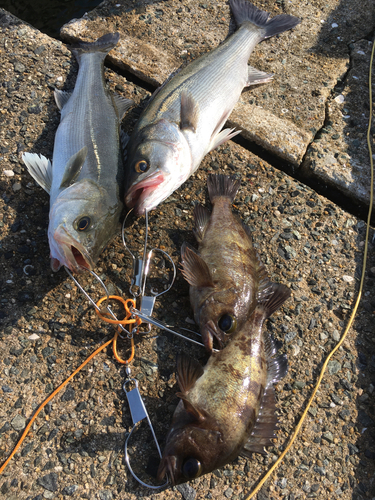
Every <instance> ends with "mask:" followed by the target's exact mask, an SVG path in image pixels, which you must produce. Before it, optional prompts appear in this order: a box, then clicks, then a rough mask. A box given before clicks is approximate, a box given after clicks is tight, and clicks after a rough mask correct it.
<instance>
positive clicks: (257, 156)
mask: <svg viewBox="0 0 375 500" xmlns="http://www.w3.org/2000/svg"><path fill="white" fill-rule="evenodd" d="M256 5H257V6H259V7H261V8H262V9H264V10H267V11H269V12H271V14H272V15H276V14H278V13H281V12H286V13H291V14H294V15H297V16H299V17H301V18H302V22H301V24H300V25H298V26H297V27H296V28H295V29H294V30H293V31H291V32H287V33H284V34H282V35H280V36H278V37H275V38H273V39H271V40H268V41H266V42H264V43H262V44H260V45H259V46H258V47H257V48H256V49H255V51H254V54H253V56H252V58H251V60H250V63H251V64H252V65H253V66H255V67H257V68H259V69H261V70H263V71H267V72H271V73H274V75H275V76H274V80H273V82H272V83H270V84H268V85H266V86H259V87H258V88H255V89H252V90H251V91H249V92H245V93H243V94H242V96H241V99H240V102H239V103H238V105H237V106H236V108H235V110H234V111H233V113H232V115H231V117H230V119H229V124H230V125H231V126H236V127H238V128H241V129H242V130H243V132H242V134H241V136H240V138H239V139H238V140H237V141H236V142H232V141H230V142H229V143H227V144H224V145H222V146H221V147H219V148H218V149H217V150H215V151H213V152H212V153H210V154H209V155H207V157H206V158H205V159H204V161H203V162H202V165H201V167H200V168H199V170H198V171H197V173H196V174H195V175H194V176H192V177H191V178H190V179H189V180H188V181H187V182H186V183H185V184H184V185H183V186H182V187H181V188H180V189H179V190H177V191H176V192H175V193H174V194H173V195H172V196H171V197H170V198H169V199H168V200H167V201H166V202H164V203H163V204H161V205H160V207H158V208H157V209H156V210H155V211H153V212H152V214H151V216H150V224H149V225H150V240H151V241H150V245H153V246H159V247H161V248H163V249H164V250H165V251H167V252H169V253H170V255H171V256H172V258H173V260H174V262H175V263H176V264H178V262H179V252H180V247H181V244H182V243H183V241H185V240H187V241H189V242H190V243H191V244H192V245H196V243H195V241H194V237H193V235H192V231H191V229H192V209H193V206H192V205H193V202H195V200H199V201H200V202H201V203H204V204H207V205H208V206H209V202H208V199H207V194H206V177H207V174H208V173H230V174H236V175H238V176H239V177H240V178H241V180H242V183H241V189H240V191H239V193H238V195H237V197H236V200H235V208H234V210H235V211H236V212H237V213H238V214H239V216H240V217H241V219H242V220H243V221H244V222H245V223H246V224H247V225H248V226H249V227H250V229H251V231H252V234H253V241H254V245H255V246H256V247H257V249H258V251H259V254H260V256H261V259H262V261H263V262H264V264H265V265H266V267H267V270H268V273H269V275H270V277H271V279H272V280H273V281H279V282H282V283H285V284H287V285H288V286H289V287H290V288H291V290H292V297H291V298H290V299H289V301H288V302H287V303H286V304H285V305H284V307H282V308H281V309H280V310H279V311H278V312H277V313H275V314H274V316H273V317H271V319H270V320H269V321H268V322H267V325H266V329H267V330H268V331H269V332H270V333H272V335H273V336H274V337H276V338H277V339H279V340H280V341H281V342H282V343H283V347H282V350H283V351H284V352H286V353H287V354H288V360H289V361H288V362H289V371H288V374H287V376H286V377H285V379H283V380H282V381H281V382H280V383H279V384H278V385H277V387H276V391H277V398H278V403H277V408H278V415H279V421H280V427H279V430H278V432H277V440H276V442H275V444H274V446H272V447H271V448H269V449H268V452H269V453H268V455H267V456H266V457H263V456H260V455H256V454H254V456H253V458H252V459H244V458H238V459H236V460H235V461H234V462H233V463H232V464H228V465H227V466H225V467H223V468H222V469H220V470H218V471H215V472H214V473H212V474H208V475H206V476H203V477H201V478H198V479H196V480H194V481H191V482H189V483H187V484H186V485H181V486H178V487H177V488H171V487H168V488H166V489H165V490H162V491H161V492H158V491H152V490H148V489H146V488H143V487H141V486H140V485H139V484H138V483H137V482H136V481H135V480H134V479H133V478H132V476H131V475H130V474H129V472H128V470H127V467H126V465H125V464H124V461H123V457H124V451H123V444H124V439H125V435H126V433H127V432H128V431H129V430H130V428H131V424H132V422H131V418H130V413H129V408H128V404H127V401H126V398H125V395H124V393H123V391H122V384H123V382H124V380H125V373H124V369H123V367H121V366H120V365H119V364H118V363H117V362H116V361H115V360H114V358H113V355H112V351H111V349H108V352H105V353H101V354H99V355H98V357H97V358H96V359H95V360H94V361H93V362H91V364H90V365H89V366H88V367H87V368H85V369H84V370H83V372H82V374H80V375H78V376H77V377H76V378H75V379H74V380H73V381H72V382H71V383H70V384H69V386H68V387H67V388H66V389H64V390H63V393H62V395H59V396H57V397H56V398H55V399H54V400H53V401H52V403H51V404H49V405H48V406H47V407H46V409H45V410H44V411H43V412H42V414H41V416H39V417H38V419H37V420H36V422H35V424H34V425H33V428H32V432H31V434H30V435H29V436H28V438H27V439H26V441H25V443H24V444H23V446H22V447H21V449H20V450H19V451H18V452H17V454H16V456H15V458H14V459H13V460H12V462H11V463H10V464H9V465H8V467H7V468H6V470H5V471H4V473H3V474H2V477H1V478H0V492H1V495H2V498H4V499H6V500H16V499H17V500H24V499H28V500H42V499H43V498H50V499H62V498H66V497H72V498H88V499H100V500H110V499H112V498H113V499H115V498H117V499H129V500H133V499H134V500H135V499H137V500H140V499H144V498H151V499H157V500H164V499H166V500H167V499H180V498H183V499H185V500H187V499H189V500H190V499H191V500H193V499H194V498H196V499H205V498H207V499H210V498H211V499H218V500H224V499H232V500H237V499H244V498H246V496H247V494H248V493H249V492H250V490H251V489H252V487H253V486H254V485H255V484H256V482H257V481H258V479H259V478H260V477H262V475H263V474H264V473H265V472H266V471H267V470H268V468H269V466H270V464H271V463H272V461H274V460H276V457H277V455H278V454H279V453H280V452H281V450H282V449H284V447H285V445H286V444H287V442H288V436H289V435H290V434H291V432H292V431H293V428H294V427H295V424H296V421H297V420H298V417H299V415H300V414H301V412H302V411H303V409H304V407H305V405H306V402H307V401H308V399H309V395H310V394H311V391H312V387H313V385H314V383H315V381H316V379H317V376H318V374H319V370H320V367H321V365H322V362H323V361H324V359H325V358H326V356H327V354H328V353H329V351H330V350H331V349H332V347H333V346H334V345H335V344H336V343H337V341H338V340H339V338H340V336H341V335H342V333H343V331H344V329H345V326H346V324H347V320H348V317H349V315H350V312H351V309H352V306H353V303H354V301H355V298H356V295H357V291H358V285H359V278H360V275H361V266H362V255H363V248H364V234H365V223H364V221H363V218H364V214H365V212H366V207H367V204H368V196H369V160H368V152H367V150H366V138H365V135H366V129H367V121H368V91H367V87H366V85H367V80H368V76H367V75H368V65H369V56H370V50H371V40H372V39H373V36H374V28H375V6H374V4H373V2H371V1H370V0H362V2H361V8H360V9H359V8H358V2H354V1H352V0H347V1H346V2H339V1H336V0H334V1H331V0H329V1H328V2H319V1H318V0H313V1H312V2H307V1H306V2H305V1H300V0H296V1H294V2H288V3H287V2H284V1H280V2H279V1H277V2H276V3H273V2H270V1H269V0H264V1H259V2H256ZM364 13H365V14H364ZM0 29H1V32H2V36H1V40H2V42H1V66H0V72H1V83H2V85H1V87H0V95H1V101H0V123H1V129H0V134H1V141H0V159H1V172H0V186H1V198H0V210H1V218H0V226H1V230H2V238H1V248H0V259H1V273H0V280H1V289H2V294H1V299H0V344H1V349H0V389H1V391H0V403H1V405H0V457H1V458H0V459H1V462H3V461H4V460H5V459H6V457H7V456H8V455H9V453H10V452H11V450H12V448H13V446H14V445H15V443H16V442H17V440H18V438H19V436H20V434H21V433H22V430H23V429H24V427H25V425H26V424H27V422H28V421H29V418H30V416H31V415H32V414H33V412H34V410H35V409H36V408H37V406H38V405H39V404H40V403H41V402H42V401H43V400H44V398H45V397H46V396H47V395H48V394H49V393H50V392H52V390H53V389H54V388H55V387H57V386H58V385H59V384H60V383H61V382H62V381H63V380H64V379H65V378H66V377H67V375H68V374H70V373H71V372H72V371H73V370H74V369H75V368H76V367H77V366H78V365H79V364H80V362H82V361H83V360H84V359H85V357H87V356H88V355H89V354H90V353H91V352H92V351H93V350H94V349H95V348H96V347H97V346H98V345H99V344H100V343H101V342H102V341H103V340H104V339H109V338H110V337H111V336H112V335H113V331H112V330H111V328H109V327H107V326H106V325H104V324H102V323H100V322H99V320H98V318H97V317H96V315H95V313H94V312H93V310H92V308H91V307H90V306H89V303H88V302H87V300H86V299H85V298H84V296H83V295H82V293H81V292H80V291H79V289H78V288H77V287H76V285H75V284H74V283H73V281H72V280H71V279H70V278H69V277H68V276H67V275H66V273H65V272H64V271H63V270H61V271H59V272H58V273H57V274H54V273H52V271H51V270H50V268H49V249H48V241H47V235H46V230H47V225H48V211H49V200H48V195H47V194H46V193H45V192H44V191H43V190H42V189H41V188H40V187H39V186H37V185H36V184H35V182H34V181H33V180H32V178H31V177H30V176H29V174H28V173H27V171H26V169H25V167H24V165H23V163H22V161H21V153H22V152H23V151H31V152H37V153H41V154H44V155H45V156H47V157H49V158H51V157H52V151H53V139H54V134H55V131H56V128H57V126H58V123H59V119H60V117H59V112H58V110H57V107H56V105H55V103H54V98H53V89H54V88H60V89H64V90H69V89H72V88H73V87H74V82H75V78H76V74H77V64H76V61H75V60H74V57H73V56H72V55H71V53H70V51H69V50H68V49H67V48H66V47H65V45H64V43H61V42H60V41H57V40H53V39H51V38H49V37H47V36H46V35H44V34H42V33H40V32H38V31H37V30H35V29H34V28H32V27H30V26H29V25H27V24H25V23H24V22H23V21H21V20H19V19H17V18H14V17H13V16H11V15H10V14H8V13H6V12H5V11H3V10H1V9H0ZM233 30H234V24H233V20H231V17H230V12H229V7H228V5H227V2H225V1H221V0H212V1H211V0H207V1H202V2H193V1H192V0H182V1H179V2H176V1H172V0H168V1H163V2H156V1H154V2H143V1H142V2H133V1H131V0H118V1H108V2H103V4H101V6H100V7H98V8H97V9H95V10H94V11H92V12H90V13H88V14H87V15H85V16H84V18H83V19H80V20H74V21H72V22H71V23H69V24H68V25H66V26H64V28H63V29H62V32H61V36H62V37H63V39H64V40H65V41H67V42H71V41H74V40H81V39H84V40H93V39H96V38H97V37H99V36H100V35H102V34H104V33H107V32H112V31H119V32H120V34H121V39H120V43H119V45H118V47H116V49H115V50H114V51H112V52H111V53H110V56H109V58H108V68H107V69H106V79H107V81H108V85H109V87H110V88H111V90H112V91H114V92H117V93H119V94H121V95H123V96H124V97H128V98H132V99H134V100H135V103H136V106H135V107H134V108H133V109H132V110H131V111H130V112H129V113H128V115H127V116H126V117H125V120H124V124H123V128H124V129H125V130H127V131H130V130H131V129H132V128H133V126H134V124H135V122H136V120H137V118H138V116H139V113H140V110H141V109H142V107H143V106H144V105H145V104H146V102H147V99H148V98H149V96H150V93H151V91H152V90H153V89H154V88H155V87H156V86H157V85H159V84H161V83H162V82H163V81H164V80H165V79H166V78H167V76H168V75H169V74H170V73H171V72H172V71H174V70H176V69H177V68H178V67H179V66H180V65H181V64H184V63H186V62H187V61H189V60H192V59H194V58H195V57H197V56H198V55H200V54H202V53H204V52H206V51H208V50H210V49H212V48H214V47H216V46H217V45H218V44H219V43H220V42H221V41H222V40H223V39H225V37H226V36H227V35H228V33H229V32H231V31H233ZM215 85H217V86H218V88H219V86H220V82H215ZM374 90H375V89H374ZM372 132H373V130H372ZM373 135H374V134H372V136H373ZM142 231H144V221H143V220H142V219H139V220H138V221H137V220H136V221H133V222H132V223H131V224H130V227H129V229H128V232H127V234H128V235H129V240H130V241H132V243H133V242H134V244H140V240H141V236H142V234H143V233H142ZM372 238H373V231H372V230H371V231H370V239H371V241H370V246H369V261H368V266H367V276H366V280H365V289H364V295H363V299H362V302H361V305H360V308H359V311H358V314H357V317H356V320H355V322H354V325H353V327H352V328H351V330H350V331H349V334H348V337H347V339H346V340H345V342H344V344H343V347H342V348H340V350H339V351H338V352H337V353H336V355H335V356H334V358H333V360H332V361H331V362H330V364H329V367H328V371H327V373H326V375H325V377H324V381H323V385H322V387H321V388H320V390H319V393H318V395H317V398H316V400H315V402H314V404H313V407H312V408H311V409H310V411H309V415H308V418H307V420H306V422H305V424H304V426H303V429H302V431H301V434H300V436H299V438H298V439H297V441H296V443H295V444H294V446H293V448H292V450H291V451H290V453H289V454H288V455H287V457H286V458H285V460H284V462H283V464H282V465H281V467H280V468H279V469H278V471H277V473H276V474H275V475H274V476H273V477H272V478H271V479H270V480H269V481H268V482H267V483H266V484H265V486H264V487H263V488H262V490H261V492H260V493H259V495H258V499H262V500H263V499H272V500H273V499H279V498H286V499H288V500H294V499H297V498H299V499H303V498H318V499H332V498H341V499H345V500H346V499H353V500H361V499H367V498H369V499H372V498H375V482H374V473H375V453H374V450H375V417H374V386H375V333H374V311H375V302H374V300H373V293H372V290H373V286H374V280H375V254H374V246H373V243H372ZM97 271H98V273H99V274H100V275H101V277H102V278H103V279H104V280H105V282H106V284H107V285H108V286H109V289H110V291H111V292H117V293H122V294H123V295H124V296H125V297H126V296H128V287H129V283H130V276H131V260H130V259H129V258H128V256H127V254H126V251H125V249H124V247H123V244H122V241H121V237H120V234H118V235H117V236H116V238H115V239H114V241H113V243H111V244H110V245H109V246H108V248H107V249H106V250H105V251H104V252H103V254H102V257H101V259H100V261H99V263H98V268H97ZM80 281H81V282H82V284H83V285H84V286H85V289H86V290H87V291H88V292H89V293H90V295H92V296H93V297H94V298H96V299H98V298H99V297H100V296H101V290H100V287H99V286H98V285H97V283H95V282H94V281H93V280H92V278H91V277H90V276H82V277H80ZM155 317H157V318H159V319H160V320H162V321H164V322H166V323H169V324H173V325H175V326H176V328H177V327H180V328H181V327H187V328H194V325H192V317H193V316H192V311H191V309H190V305H189V297H188V286H187V284H186V282H185V281H184V279H183V278H182V275H181V273H180V272H179V271H178V273H177V280H176V283H175V285H174V288H173V290H172V291H171V292H169V293H167V294H165V295H164V296H163V297H162V298H161V299H160V300H158V301H157V304H156V311H155ZM126 347H128V346H126V344H125V345H124V348H126ZM182 350H183V351H184V352H187V353H189V354H190V355H192V356H193V357H195V358H197V359H199V360H200V361H201V362H202V363H205V360H206V356H205V353H204V351H202V350H201V349H200V348H199V347H194V346H191V345H190V344H187V343H185V342H183V341H181V340H179V339H177V338H175V337H173V336H172V335H170V334H167V333H163V332H161V331H158V330H157V329H153V330H152V331H151V333H149V334H139V336H138V337H137V339H136V357H135V362H134V363H133V367H132V370H133V374H134V375H135V376H136V378H137V379H138V380H139V382H140V390H141V393H142V395H143V397H144V399H145V403H146V406H147V408H148V411H149V413H150V417H151V420H152V422H153V424H154V427H155V431H156V434H157V436H158V439H159V441H160V444H161V447H163V446H164V443H165V436H166V433H167V431H168V428H169V424H170V420H171V416H172V414H173V410H174V408H175V406H176V404H177V402H178V398H177V397H176V396H175V393H176V392H177V391H178V388H177V385H176V381H175V356H176V354H177V353H178V352H180V351H182ZM142 425H144V424H142ZM131 455H132V464H133V465H134V468H135V469H136V470H137V473H138V474H139V475H140V476H142V478H143V479H144V480H145V481H146V482H152V481H154V479H153V475H154V474H155V470H156V467H157V454H156V450H155V449H154V447H153V445H152V440H151V439H150V436H149V435H147V434H144V433H143V431H142V432H141V431H140V432H138V433H137V435H136V437H135V439H134V443H133V444H132V447H131Z"/></svg>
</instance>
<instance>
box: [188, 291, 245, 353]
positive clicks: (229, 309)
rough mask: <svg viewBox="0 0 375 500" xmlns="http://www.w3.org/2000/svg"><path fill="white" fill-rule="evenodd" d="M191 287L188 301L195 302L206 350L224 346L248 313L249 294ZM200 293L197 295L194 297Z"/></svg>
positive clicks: (197, 319)
mask: <svg viewBox="0 0 375 500" xmlns="http://www.w3.org/2000/svg"><path fill="white" fill-rule="evenodd" d="M190 290H191V303H192V304H195V307H194V309H195V311H196V315H195V319H196V322H197V323H198V324H199V330H200V333H201V335H202V339H203V343H204V345H205V346H206V349H207V350H208V351H212V349H213V347H218V348H219V349H221V348H223V347H224V346H225V344H226V343H227V341H228V340H229V339H230V338H231V337H232V336H233V334H234V333H235V332H236V331H238V330H239V329H240V328H241V327H242V325H243V324H244V322H245V321H246V319H247V318H248V316H249V314H250V313H251V310H252V309H251V307H250V306H249V304H251V302H252V301H251V296H248V294H247V293H246V291H245V290H243V292H244V293H243V296H239V295H241V294H238V293H236V291H235V290H233V289H231V288H229V289H225V288H224V289H221V290H218V289H216V287H215V288H213V289H209V288H207V289H206V290H196V289H194V288H193V287H192V288H191V289H190ZM199 294H200V298H198V297H197V296H198V295H199ZM215 340H216V342H215ZM214 342H215V343H216V346H214Z"/></svg>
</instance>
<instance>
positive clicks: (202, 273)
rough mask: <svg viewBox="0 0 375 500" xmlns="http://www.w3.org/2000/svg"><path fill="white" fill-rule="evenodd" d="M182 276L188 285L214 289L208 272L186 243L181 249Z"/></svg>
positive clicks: (201, 260)
mask: <svg viewBox="0 0 375 500" xmlns="http://www.w3.org/2000/svg"><path fill="white" fill-rule="evenodd" d="M181 259H182V262H181V264H182V274H183V276H184V278H185V279H186V281H187V282H188V283H189V285H192V286H196V287H214V286H215V285H214V283H213V280H212V277H211V273H210V270H209V269H208V266H207V264H206V263H205V261H204V260H203V259H202V257H201V256H200V255H198V254H197V252H196V250H194V249H193V248H192V247H191V246H190V245H189V244H188V243H186V242H184V243H183V245H182V247H181Z"/></svg>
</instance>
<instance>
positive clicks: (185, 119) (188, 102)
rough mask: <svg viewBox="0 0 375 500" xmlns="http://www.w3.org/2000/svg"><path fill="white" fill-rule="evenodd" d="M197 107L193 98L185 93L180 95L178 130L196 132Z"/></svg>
mask: <svg viewBox="0 0 375 500" xmlns="http://www.w3.org/2000/svg"><path fill="white" fill-rule="evenodd" d="M198 118H199V106H198V103H197V102H196V101H195V100H194V98H193V96H192V95H191V94H189V93H188V92H186V91H183V92H182V93H181V114H180V129H181V130H186V129H188V130H192V131H193V132H196V131H197V127H198Z"/></svg>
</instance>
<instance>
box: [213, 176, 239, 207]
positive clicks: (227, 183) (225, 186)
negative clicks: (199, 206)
mask: <svg viewBox="0 0 375 500" xmlns="http://www.w3.org/2000/svg"><path fill="white" fill-rule="evenodd" d="M240 185H241V181H240V180H238V179H236V178H235V177H233V176H230V175H222V174H219V175H212V174H211V175H209V176H208V178H207V188H208V195H209V197H210V201H211V203H214V198H216V197H217V196H225V197H228V198H229V200H230V203H232V202H233V200H234V198H235V197H236V194H237V191H238V190H239V188H240Z"/></svg>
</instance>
